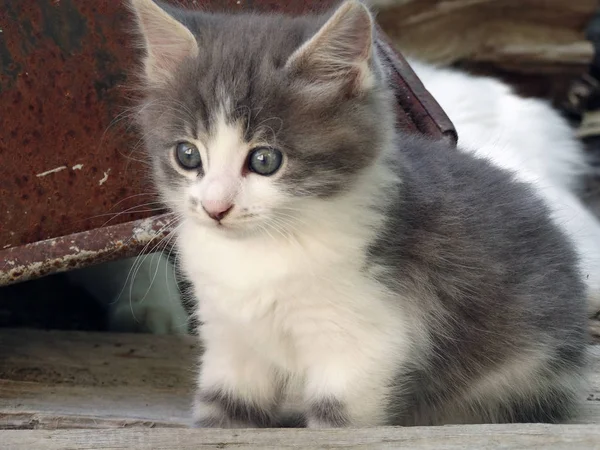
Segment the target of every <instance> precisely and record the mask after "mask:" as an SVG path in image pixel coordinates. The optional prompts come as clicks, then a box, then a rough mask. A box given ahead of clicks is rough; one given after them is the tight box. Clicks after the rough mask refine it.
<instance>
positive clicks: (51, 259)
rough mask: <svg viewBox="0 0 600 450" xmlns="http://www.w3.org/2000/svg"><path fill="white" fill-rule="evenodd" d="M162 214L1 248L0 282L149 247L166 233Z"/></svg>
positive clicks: (125, 254)
mask: <svg viewBox="0 0 600 450" xmlns="http://www.w3.org/2000/svg"><path fill="white" fill-rule="evenodd" d="M170 219H172V217H171V216H170V215H169V214H164V215H160V216H155V217H149V218H147V219H141V220H137V221H133V222H127V223H122V224H119V225H113V226H109V227H104V228H97V229H94V230H90V231H83V232H81V233H75V234H71V235H69V236H63V237H58V238H53V239H49V240H45V241H39V242H35V243H33V244H29V245H24V246H21V247H13V248H8V249H5V250H1V251H0V286H3V285H8V284H12V283H16V282H19V281H26V280H31V279H33V278H39V277H42V276H44V275H48V274H51V273H57V272H64V271H67V270H71V269H77V268H80V267H84V266H88V265H90V264H95V263H100V262H103V261H110V260H114V259H118V258H125V257H128V256H132V255H137V254H139V253H140V252H142V251H143V250H144V249H146V250H152V249H154V248H155V245H156V244H155V242H157V241H158V242H160V241H159V239H161V238H164V237H166V236H167V235H168V234H169V232H170V231H171V228H170V227H169V224H170V222H171V220H170Z"/></svg>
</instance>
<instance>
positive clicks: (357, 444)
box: [0, 424, 600, 450]
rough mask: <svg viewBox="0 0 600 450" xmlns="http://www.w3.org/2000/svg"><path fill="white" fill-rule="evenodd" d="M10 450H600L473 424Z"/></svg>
mask: <svg viewBox="0 0 600 450" xmlns="http://www.w3.org/2000/svg"><path fill="white" fill-rule="evenodd" d="M0 440H1V441H2V447H3V448H4V449H10V450H30V449H32V448H35V449H43V450H59V449H60V450H62V449H64V448H69V449H73V450H75V449H92V448H93V449H117V448H119V449H121V448H140V449H142V448H143V449H153V450H155V449H181V450H186V449H198V448H218V449H226V448H235V449H236V450H243V449H257V448H258V449H295V448H302V449H323V448H343V449H390V448H403V447H406V448H415V449H435V450H443V449H465V448H474V449H481V450H484V449H495V448H502V449H515V450H516V449H538V448H539V449H544V450H546V449H548V450H549V449H561V450H571V449H580V448H581V449H583V448H585V449H600V427H597V426H592V425H534V424H532V425H472V426H448V427H415V428H392V427H385V428H364V429H334V430H325V429H323V430H306V429H299V430H294V429H274V430H266V429H254V430H245V429H238V430H208V429H207V430H190V429H186V430H172V429H155V430H94V431H84V430H62V431H42V430H36V431H3V432H0Z"/></svg>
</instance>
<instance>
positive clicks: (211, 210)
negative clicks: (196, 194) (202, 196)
mask: <svg viewBox="0 0 600 450" xmlns="http://www.w3.org/2000/svg"><path fill="white" fill-rule="evenodd" d="M202 208H203V209H204V211H205V212H206V214H208V217H210V218H211V219H213V220H216V221H217V222H220V221H221V220H223V219H224V218H225V216H226V215H227V214H229V211H231V210H232V208H233V205H232V204H230V203H221V202H206V203H202Z"/></svg>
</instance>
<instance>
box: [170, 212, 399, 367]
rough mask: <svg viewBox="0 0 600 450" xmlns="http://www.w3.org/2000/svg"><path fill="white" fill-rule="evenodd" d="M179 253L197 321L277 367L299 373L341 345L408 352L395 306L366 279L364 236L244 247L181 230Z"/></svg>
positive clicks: (266, 240)
mask: <svg viewBox="0 0 600 450" xmlns="http://www.w3.org/2000/svg"><path fill="white" fill-rule="evenodd" d="M215 231H218V230H215ZM179 245H180V250H181V258H182V265H183V268H184V269H185V271H186V273H187V275H188V276H189V277H190V278H191V279H192V281H193V283H194V286H195V291H196V294H197V296H198V298H199V315H200V318H201V320H202V321H203V322H206V323H208V324H210V325H211V326H214V327H219V329H220V330H221V332H224V333H227V334H228V336H227V339H229V338H231V336H233V335H236V336H237V337H238V338H239V340H241V341H243V342H244V343H245V344H247V345H250V346H251V347H253V348H254V349H255V350H257V351H259V352H260V353H261V354H263V355H264V356H265V357H267V358H268V359H270V360H271V362H273V363H275V364H276V365H277V366H279V367H282V368H286V369H288V370H291V371H292V372H296V371H297V370H302V368H303V366H304V367H305V366H306V365H310V361H306V358H308V357H309V356H308V355H311V354H313V355H314V353H315V350H323V351H325V352H326V351H327V349H328V348H330V349H331V351H333V348H339V347H340V345H341V344H342V342H343V345H344V346H346V347H348V348H352V347H354V348H362V349H364V350H368V349H369V348H370V347H373V349H372V351H373V352H375V353H378V354H379V353H380V352H382V351H392V352H396V351H398V350H399V346H400V347H406V346H407V345H408V344H407V342H408V337H407V334H408V332H409V329H408V323H409V321H408V320H407V319H406V317H405V312H404V311H403V308H402V304H401V302H400V301H399V299H397V298H393V297H394V296H393V294H392V293H391V292H389V290H388V289H386V288H385V287H384V286H383V285H382V284H380V283H378V282H377V281H376V280H375V279H374V278H373V277H371V276H369V275H368V273H366V272H365V269H364V267H365V265H364V262H365V261H364V256H363V255H364V245H365V242H364V236H361V237H359V236H356V235H355V236H348V235H345V236H339V233H338V235H337V236H335V235H332V234H328V233H327V232H326V231H322V232H316V231H315V233H314V234H312V235H310V236H305V237H304V238H302V239H289V240H283V239H282V240H274V238H270V237H263V238H259V239H247V240H244V239H231V238H230V237H227V236H225V235H223V234H221V233H215V232H214V231H210V230H206V229H204V230H201V229H198V228H197V227H196V226H194V225H193V224H188V225H184V226H183V227H182V231H181V235H180V244H179ZM224 338H225V337H224ZM236 340H237V339H236Z"/></svg>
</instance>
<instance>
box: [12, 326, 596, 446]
mask: <svg viewBox="0 0 600 450" xmlns="http://www.w3.org/2000/svg"><path fill="white" fill-rule="evenodd" d="M199 351H200V349H199V347H198V345H197V344H196V339H195V338H193V337H191V336H183V337H182V336H155V335H146V334H108V333H83V332H65V331H62V332H59V331H36V330H23V329H15V330H11V329H2V330H0V429H48V430H56V429H71V428H123V427H128V428H131V427H136V428H153V427H154V428H155V427H180V428H181V427H187V426H188V418H189V409H190V408H189V407H190V402H191V398H192V391H193V381H194V377H195V369H194V367H195V364H196V360H197V355H198V353H199ZM590 352H591V359H592V363H593V364H592V376H591V377H590V386H589V388H588V389H587V390H586V391H585V392H583V393H582V398H581V402H582V406H581V414H580V415H579V416H578V417H577V418H576V419H575V420H573V421H572V422H573V423H577V424H600V346H599V345H591V346H590ZM0 447H2V446H1V445H0Z"/></svg>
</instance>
